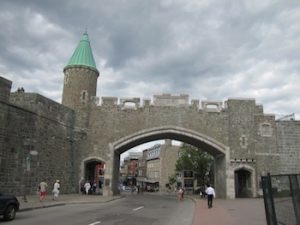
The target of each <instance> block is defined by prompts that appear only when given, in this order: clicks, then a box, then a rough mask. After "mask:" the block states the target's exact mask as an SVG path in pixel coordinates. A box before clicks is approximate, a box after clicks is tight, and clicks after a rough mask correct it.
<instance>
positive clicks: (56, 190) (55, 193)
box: [52, 180, 60, 200]
mask: <svg viewBox="0 0 300 225" xmlns="http://www.w3.org/2000/svg"><path fill="white" fill-rule="evenodd" d="M59 189H60V184H59V180H56V182H55V183H54V186H53V191H52V193H53V200H57V198H58V195H59Z"/></svg>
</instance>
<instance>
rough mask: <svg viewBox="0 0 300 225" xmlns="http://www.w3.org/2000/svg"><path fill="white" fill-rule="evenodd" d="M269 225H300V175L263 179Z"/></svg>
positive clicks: (266, 177) (270, 176)
mask: <svg viewBox="0 0 300 225" xmlns="http://www.w3.org/2000/svg"><path fill="white" fill-rule="evenodd" d="M261 182H262V188H263V195H264V202H265V210H266V219H267V224H268V225H300V174H288V175H270V174H268V175H267V176H262V177H261Z"/></svg>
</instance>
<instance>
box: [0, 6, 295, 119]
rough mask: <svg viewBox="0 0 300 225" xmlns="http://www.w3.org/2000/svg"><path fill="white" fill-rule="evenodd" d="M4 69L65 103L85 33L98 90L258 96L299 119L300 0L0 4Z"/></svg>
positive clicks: (273, 109)
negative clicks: (68, 69) (70, 68)
mask: <svg viewBox="0 0 300 225" xmlns="http://www.w3.org/2000/svg"><path fill="white" fill-rule="evenodd" d="M0 28H1V30H0V75H1V76H3V77H5V78H7V79H10V80H12V81H13V88H12V91H14V90H16V89H17V87H21V86H22V87H24V89H25V91H27V92H38V93H40V94H42V95H44V96H46V97H48V98H51V99H53V100H55V101H58V102H60V101H61V95H62V85H63V72H62V71H63V68H64V66H65V65H66V64H67V63H68V60H69V59H70V57H71V56H72V54H73V52H74V50H75V48H76V46H77V44H78V42H79V40H80V38H81V36H82V34H83V33H84V31H85V30H86V29H87V31H88V34H89V37H90V41H91V45H92V48H93V53H94V58H95V61H96V64H97V67H98V70H99V71H100V77H99V79H98V93H97V95H98V96H116V97H142V98H151V97H152V96H153V94H160V93H173V94H180V93H183V94H189V95H190V98H191V99H200V100H201V99H202V100H206V99H208V100H226V99H228V98H238V97H243V98H255V99H256V101H257V103H260V104H263V106H264V111H265V112H266V113H274V114H278V115H286V114H291V113H295V114H296V118H297V119H300V94H299V90H300V2H299V1H298V0H282V1H276V0H251V1H248V0H245V1H242V0H241V1H238V0H236V1H230V0H207V1H205V0H201V1H200V0H161V1H158V0H157V1H156V0H153V1H141V0H98V1H96V0H94V1H92V0H85V1H79V0H64V1H61V0H44V1H38V0H35V1H34V0H1V1H0Z"/></svg>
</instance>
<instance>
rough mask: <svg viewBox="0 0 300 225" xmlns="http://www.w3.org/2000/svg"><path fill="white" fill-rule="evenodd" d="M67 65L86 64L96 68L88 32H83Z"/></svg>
mask: <svg viewBox="0 0 300 225" xmlns="http://www.w3.org/2000/svg"><path fill="white" fill-rule="evenodd" d="M67 66H88V67H92V68H94V69H96V70H97V67H96V63H95V60H94V56H93V52H92V48H91V45H90V40H89V36H88V34H87V33H86V32H85V33H84V34H83V35H82V38H81V40H80V42H79V44H78V46H77V48H76V49H75V52H74V53H73V55H72V57H71V59H70V61H69V63H68V64H67V65H66V67H67Z"/></svg>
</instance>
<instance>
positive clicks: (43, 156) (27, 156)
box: [0, 93, 77, 195]
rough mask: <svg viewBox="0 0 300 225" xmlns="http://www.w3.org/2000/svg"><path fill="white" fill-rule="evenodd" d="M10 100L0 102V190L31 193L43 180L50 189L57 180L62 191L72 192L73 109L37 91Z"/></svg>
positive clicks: (73, 153) (16, 95) (21, 94)
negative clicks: (36, 92)
mask: <svg viewBox="0 0 300 225" xmlns="http://www.w3.org/2000/svg"><path fill="white" fill-rule="evenodd" d="M10 99H11V102H0V111H1V117H0V127H1V133H0V146H1V147H0V187H1V191H2V192H7V193H14V194H16V195H21V194H24V191H25V193H26V194H35V193H36V191H37V185H38V183H39V182H41V181H42V180H44V181H46V182H47V183H48V184H49V186H50V187H49V192H51V189H52V185H53V184H54V182H55V180H56V179H59V180H61V187H62V188H61V190H62V193H66V192H74V191H75V189H76V188H77V186H76V185H75V184H74V183H75V182H74V180H75V179H74V157H75V154H76V149H75V146H74V144H73V143H74V139H73V136H74V132H73V130H74V119H75V115H74V112H73V111H72V110H70V109H68V108H66V107H63V106H61V105H60V104H58V103H56V102H53V101H52V100H50V99H47V98H45V97H42V96H40V95H37V94H30V93H12V95H11V97H10ZM24 187H26V189H25V188H24Z"/></svg>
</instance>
